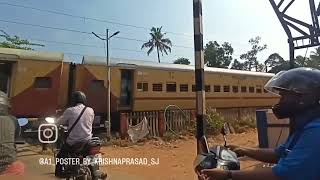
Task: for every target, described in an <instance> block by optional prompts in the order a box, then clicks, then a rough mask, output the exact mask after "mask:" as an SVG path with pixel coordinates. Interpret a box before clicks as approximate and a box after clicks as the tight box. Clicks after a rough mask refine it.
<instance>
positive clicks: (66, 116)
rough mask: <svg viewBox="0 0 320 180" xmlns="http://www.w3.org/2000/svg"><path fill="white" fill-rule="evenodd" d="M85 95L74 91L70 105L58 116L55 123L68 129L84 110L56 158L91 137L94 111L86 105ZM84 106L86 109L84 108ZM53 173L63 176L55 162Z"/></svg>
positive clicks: (59, 165)
mask: <svg viewBox="0 0 320 180" xmlns="http://www.w3.org/2000/svg"><path fill="white" fill-rule="evenodd" d="M86 101H87V99H86V95H85V94H84V93H83V92H81V91H75V92H73V93H72V97H71V107H69V108H68V109H66V110H65V111H64V112H63V114H62V116H61V117H60V118H58V120H57V123H56V124H57V125H66V126H68V130H69V129H70V128H71V126H72V125H73V124H74V123H75V121H76V120H77V118H78V117H79V115H80V113H81V112H82V111H83V110H84V112H83V114H82V116H81V117H80V119H79V121H78V123H77V124H76V125H75V126H74V128H73V129H72V131H71V132H70V134H69V136H68V138H67V139H66V142H65V144H64V145H63V146H62V147H61V149H60V151H59V153H58V154H57V158H63V157H65V156H66V155H65V154H66V152H67V151H68V149H70V148H71V147H72V146H74V145H76V144H86V143H87V142H88V141H89V140H90V139H91V138H92V124H93V120H94V111H93V109H92V108H90V107H86V106H85V104H86ZM84 108H86V109H84ZM55 175H56V176H57V177H63V172H62V166H61V164H59V163H57V164H56V170H55Z"/></svg>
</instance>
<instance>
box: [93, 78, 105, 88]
mask: <svg viewBox="0 0 320 180" xmlns="http://www.w3.org/2000/svg"><path fill="white" fill-rule="evenodd" d="M91 89H93V90H104V80H92V81H91Z"/></svg>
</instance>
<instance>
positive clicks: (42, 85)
mask: <svg viewBox="0 0 320 180" xmlns="http://www.w3.org/2000/svg"><path fill="white" fill-rule="evenodd" d="M34 87H35V88H37V89H49V88H52V79H51V77H36V78H35V81H34Z"/></svg>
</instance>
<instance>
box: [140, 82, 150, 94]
mask: <svg viewBox="0 0 320 180" xmlns="http://www.w3.org/2000/svg"><path fill="white" fill-rule="evenodd" d="M137 90H138V91H140V92H145V91H148V83H145V82H138V83H137Z"/></svg>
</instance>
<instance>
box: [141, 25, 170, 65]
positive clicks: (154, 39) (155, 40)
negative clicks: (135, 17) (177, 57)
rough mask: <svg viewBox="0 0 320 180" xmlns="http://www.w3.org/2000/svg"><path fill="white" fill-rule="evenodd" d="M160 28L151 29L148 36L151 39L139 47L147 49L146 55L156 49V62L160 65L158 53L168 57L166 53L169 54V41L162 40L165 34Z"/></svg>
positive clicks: (166, 39)
mask: <svg viewBox="0 0 320 180" xmlns="http://www.w3.org/2000/svg"><path fill="white" fill-rule="evenodd" d="M161 30H162V26H161V27H160V28H155V27H152V28H151V32H150V36H151V39H150V40H149V41H148V42H146V43H144V44H143V45H142V46H141V49H143V48H149V50H148V52H147V54H148V56H149V54H150V53H151V52H152V51H153V50H154V49H155V48H156V49H157V54H158V62H159V63H160V53H161V55H162V56H163V53H165V54H166V55H168V51H169V52H170V53H171V46H172V43H171V40H170V39H168V38H164V36H165V35H166V33H163V32H161Z"/></svg>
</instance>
